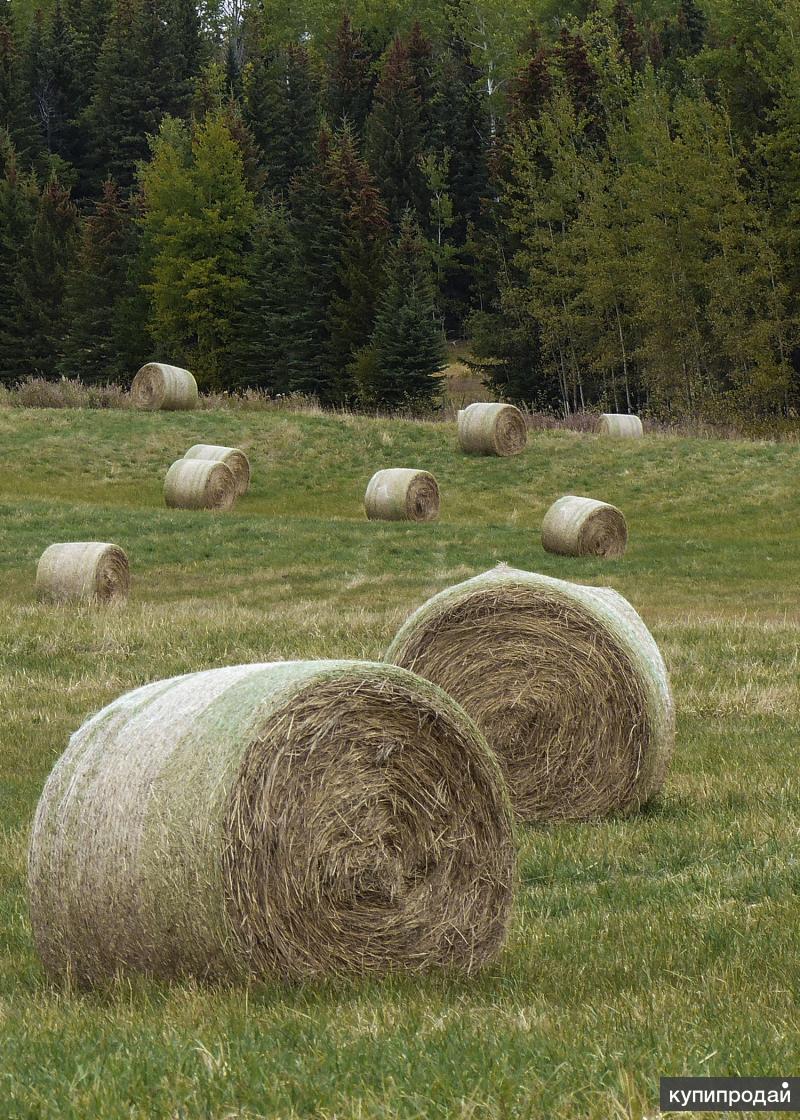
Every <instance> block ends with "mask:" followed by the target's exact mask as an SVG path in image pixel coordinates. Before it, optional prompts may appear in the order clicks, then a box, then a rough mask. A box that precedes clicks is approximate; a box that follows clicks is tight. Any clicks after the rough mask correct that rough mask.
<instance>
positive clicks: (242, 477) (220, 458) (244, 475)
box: [184, 443, 250, 497]
mask: <svg viewBox="0 0 800 1120" xmlns="http://www.w3.org/2000/svg"><path fill="white" fill-rule="evenodd" d="M184 459H207V460H210V461H213V462H218V463H224V464H225V466H226V467H229V468H230V469H231V471H232V472H233V477H234V478H235V479H236V494H237V497H241V496H242V495H243V494H246V493H247V491H248V488H249V486H250V460H249V459H248V458H247V456H246V455H245V453H244V451H240V450H239V448H238V447H219V446H218V445H217V444H215V443H196V444H194V446H192V447H190V448H189V450H188V451H187V452H186V454H185V455H184Z"/></svg>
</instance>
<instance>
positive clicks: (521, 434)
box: [458, 403, 528, 455]
mask: <svg viewBox="0 0 800 1120" xmlns="http://www.w3.org/2000/svg"><path fill="white" fill-rule="evenodd" d="M458 441H459V443H460V444H461V448H462V450H463V451H469V452H473V453H475V454H478V455H518V454H519V453H520V451H524V449H525V445H526V443H527V442H528V428H527V425H526V423H525V417H524V416H523V415H522V413H521V412H520V410H519V409H518V408H514V406H513V405H511V404H480V403H477V404H471V405H469V406H468V407H467V408H464V409H460V410H459V413H458Z"/></svg>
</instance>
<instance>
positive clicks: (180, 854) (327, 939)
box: [29, 661, 516, 983]
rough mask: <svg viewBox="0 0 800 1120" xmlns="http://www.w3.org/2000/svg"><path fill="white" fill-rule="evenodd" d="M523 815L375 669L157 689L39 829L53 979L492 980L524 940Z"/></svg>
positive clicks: (69, 775) (38, 932) (269, 670)
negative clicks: (428, 975)
mask: <svg viewBox="0 0 800 1120" xmlns="http://www.w3.org/2000/svg"><path fill="white" fill-rule="evenodd" d="M515 859H516V857H515V849H514V843H513V835H512V820H511V806H510V804H509V801H508V796H507V792H506V789H505V784H504V782H503V780H502V777H501V774H500V771H499V768H498V766H497V763H496V760H495V759H494V757H493V756H492V754H491V752H490V751H489V749H488V747H487V745H486V743H485V741H484V739H483V738H482V736H481V735H480V734H479V733H478V731H477V729H476V728H475V726H474V725H473V724H472V723H471V721H470V720H468V719H467V718H466V717H465V715H464V713H463V712H462V711H461V710H460V709H459V708H458V707H457V706H456V705H455V704H454V703H453V702H452V701H451V700H450V699H449V698H448V697H447V696H446V695H445V694H444V693H442V692H441V690H439V689H437V688H435V687H434V686H433V685H431V684H429V683H428V682H426V681H423V680H420V679H418V678H416V677H414V676H413V675H412V674H410V673H408V672H406V671H405V670H402V669H397V668H395V667H390V666H387V665H385V664H370V663H364V662H352V661H340V662H282V663H273V664H266V665H264V664H262V665H243V666H236V667H233V668H227V669H216V670H209V671H207V672H203V673H195V674H190V675H188V676H183V677H178V678H173V679H171V680H168V681H158V682H156V683H154V684H151V685H147V686H145V687H144V688H141V689H137V690H136V691H134V692H132V693H127V694H125V695H124V696H122V697H121V698H120V699H119V700H117V701H115V702H114V703H113V704H111V705H110V706H109V707H108V708H106V709H104V710H103V711H101V712H100V713H99V714H98V715H97V716H95V717H94V718H93V719H90V720H89V721H88V722H87V723H86V724H85V725H84V726H83V727H82V728H81V729H80V730H79V731H78V732H77V733H76V734H75V735H74V736H73V738H72V740H71V742H70V746H69V748H68V750H67V752H66V753H65V754H64V755H63V757H62V758H61V760H60V761H59V763H58V764H57V765H56V767H55V769H54V770H53V772H52V774H51V776H50V778H49V780H48V782H47V785H46V786H45V790H44V793H43V794H42V797H41V800H40V802H39V807H38V810H37V814H36V819H35V822H34V826H33V832H32V838H31V847H30V863H29V889H30V904H31V919H32V924H33V930H34V935H35V939H36V943H37V947H38V949H39V952H40V955H41V957H42V960H43V962H44V964H45V967H46V968H47V970H48V972H49V973H50V974H51V975H53V976H55V977H60V978H64V977H67V976H72V977H75V978H76V979H78V980H80V981H81V982H84V983H93V982H96V981H98V980H100V979H103V978H106V977H109V976H112V975H113V974H114V973H116V972H117V971H119V970H123V971H130V970H133V971H142V972H146V973H151V974H154V975H157V976H162V977H167V978H169V977H174V976H194V977H198V978H200V979H209V978H218V977H230V978H240V979H243V978H245V977H247V976H252V975H255V976H273V977H281V978H284V979H297V978H303V977H310V976H315V975H320V974H322V975H324V974H341V973H357V974H360V973H382V972H392V971H394V970H396V969H405V970H411V971H420V970H424V969H429V968H431V967H436V966H439V967H453V968H457V969H460V970H464V971H466V972H472V971H474V970H477V969H479V968H480V967H481V966H482V965H483V964H485V963H486V962H487V961H489V960H491V959H492V958H493V957H494V956H495V955H496V953H497V952H498V951H499V949H500V947H501V945H502V944H503V942H504V940H505V936H506V931H507V927H508V922H509V916H510V911H511V904H512V896H513V887H514V880H515Z"/></svg>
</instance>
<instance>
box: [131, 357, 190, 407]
mask: <svg viewBox="0 0 800 1120" xmlns="http://www.w3.org/2000/svg"><path fill="white" fill-rule="evenodd" d="M197 401H198V393H197V382H196V381H195V379H194V377H193V376H192V374H191V373H189V371H188V369H181V368H180V367H179V366H168V365H165V364H164V363H163V362H148V363H147V365H144V366H142V368H141V369H140V370H139V372H138V373H137V374H136V376H135V377H134V379H133V384H132V385H131V403H132V404H133V406H134V408H143V409H148V410H151V411H156V410H157V409H162V410H163V411H167V412H175V411H180V410H184V409H190V408H197Z"/></svg>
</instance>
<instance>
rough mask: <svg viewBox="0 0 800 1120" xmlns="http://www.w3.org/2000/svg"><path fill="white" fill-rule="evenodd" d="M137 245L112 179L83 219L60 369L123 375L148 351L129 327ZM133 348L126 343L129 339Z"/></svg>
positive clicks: (90, 378)
mask: <svg viewBox="0 0 800 1120" xmlns="http://www.w3.org/2000/svg"><path fill="white" fill-rule="evenodd" d="M136 250H137V236H136V227H135V224H134V219H133V213H132V209H131V205H130V203H128V202H127V201H126V200H125V199H124V198H123V197H122V196H121V194H120V191H119V188H118V187H117V185H116V183H114V182H113V180H110V179H109V180H107V181H106V182H105V183H104V184H103V195H102V197H101V199H100V200H99V201H98V202H97V204H96V205H95V208H94V210H93V212H92V213H91V214H90V215H89V216H88V217H87V218H86V219H85V220H84V222H83V225H82V229H81V241H80V247H79V250H78V254H77V259H76V261H75V265H74V268H73V271H72V274H71V275H70V277H69V283H68V286H67V296H66V301H65V302H66V320H67V331H66V336H65V339H64V356H63V359H62V361H61V365H60V372H61V373H62V375H63V376H65V377H79V378H81V380H83V381H86V382H109V381H125V380H127V379H128V378H129V377H130V375H131V372H132V371H133V370H135V369H137V368H138V366H139V365H141V364H142V362H143V361H144V360H145V359H146V357H147V354H148V352H149V349H150V346H149V340H148V337H147V334H146V331H143V330H141V323H140V329H139V330H137V331H133V330H132V329H131V328H132V325H133V324H132V322H131V310H132V306H133V305H134V304H135V302H136V292H135V290H133V285H132V279H133V277H132V269H133V265H134V261H135V255H136ZM132 341H133V343H134V348H133V349H132V348H131V343H132Z"/></svg>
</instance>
